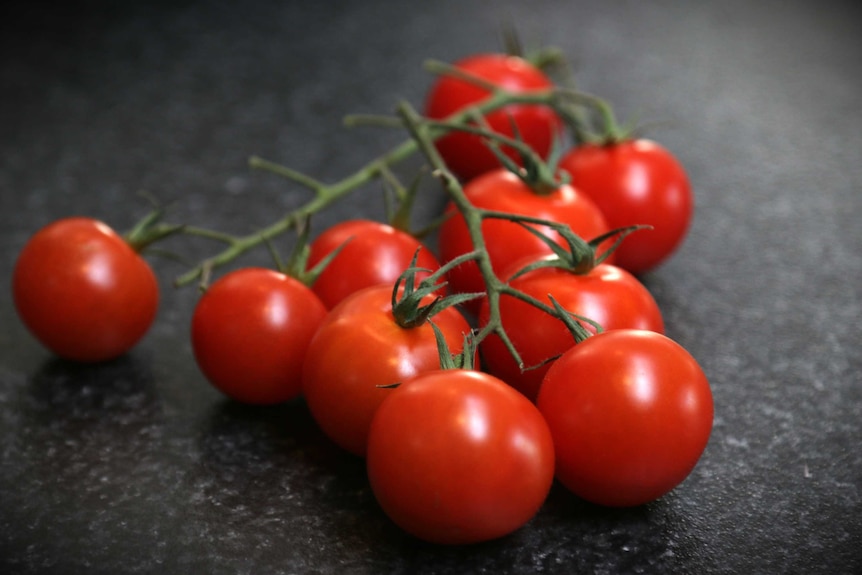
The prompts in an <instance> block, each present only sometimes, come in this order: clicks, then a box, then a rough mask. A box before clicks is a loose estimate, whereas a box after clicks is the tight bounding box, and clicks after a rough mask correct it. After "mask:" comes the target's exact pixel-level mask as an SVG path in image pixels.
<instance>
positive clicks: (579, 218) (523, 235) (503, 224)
mask: <svg viewBox="0 0 862 575" xmlns="http://www.w3.org/2000/svg"><path fill="white" fill-rule="evenodd" d="M464 193H465V194H466V195H467V198H468V199H469V200H470V202H472V203H473V205H474V206H476V207H477V208H484V209H488V210H495V211H499V212H506V213H510V214H517V215H523V216H531V217H536V218H541V219H544V220H551V221H555V222H559V223H563V224H567V225H568V226H569V227H570V228H571V229H572V231H574V232H575V233H576V234H578V235H579V236H581V237H582V238H584V239H585V240H591V239H593V238H595V237H597V236H599V235H601V234H604V233H607V232H608V231H610V228H609V227H608V224H607V222H606V221H605V218H604V216H603V215H602V213H601V211H600V210H599V208H598V207H597V206H596V205H595V204H594V203H593V201H592V200H591V199H590V198H589V197H587V196H585V195H584V194H581V193H579V192H578V191H577V190H576V189H575V188H573V187H571V186H568V185H562V186H560V187H559V188H557V189H556V190H554V191H552V192H550V193H547V194H538V193H536V192H534V191H533V190H531V189H530V187H529V186H528V185H527V184H525V183H524V182H523V181H522V180H521V179H519V178H518V177H517V176H516V175H515V174H513V173H511V172H510V171H508V170H506V169H505V168H500V169H497V170H494V171H492V172H488V173H487V174H484V175H482V176H480V177H478V178H476V179H474V180H471V181H470V182H469V183H467V185H466V186H464ZM447 209H449V210H454V209H455V208H454V207H453V206H452V205H450V206H449V207H448V208H447ZM541 230H542V231H543V232H544V233H546V234H547V235H548V236H549V237H551V238H554V239H555V240H556V241H557V242H558V243H560V244H561V245H565V242H564V240H563V239H562V237H561V236H560V235H559V234H557V232H555V231H553V230H551V229H550V228H547V227H543V228H541ZM482 233H483V235H484V237H485V247H486V249H487V251H488V255H489V257H490V258H491V264H492V266H493V267H494V270H495V272H497V273H500V272H502V271H503V270H505V269H506V268H507V267H508V266H509V265H511V264H512V263H513V262H515V261H518V260H522V259H524V258H526V257H530V256H535V257H540V256H544V255H547V254H550V253H551V249H550V248H549V247H548V246H547V245H546V244H545V243H544V242H542V240H541V239H539V238H537V237H536V236H535V235H533V234H531V233H530V232H529V231H528V230H525V229H524V228H523V227H522V226H520V225H519V224H517V223H514V222H510V221H506V220H501V219H486V220H485V221H484V222H483V223H482ZM439 244H440V259H441V260H442V261H443V262H448V261H451V260H452V259H454V258H456V257H457V256H459V255H461V254H465V253H467V252H470V251H472V250H473V244H472V242H471V240H470V233H469V230H468V229H467V224H466V223H465V222H464V218H463V217H462V216H461V214H455V215H454V216H452V217H451V218H448V219H447V220H446V221H445V222H443V225H442V226H441V227H440V231H439ZM447 279H448V281H449V288H450V289H451V290H452V291H453V292H455V293H474V292H482V291H485V284H484V281H483V279H482V275H481V273H480V272H479V268H478V266H477V265H476V263H475V262H473V261H469V262H466V263H464V264H462V265H460V266H457V267H455V268H453V269H452V270H451V271H450V272H449V273H448V274H447ZM468 308H469V309H472V310H473V311H475V310H476V309H477V308H478V303H475V304H473V305H472V307H471V306H469V305H468Z"/></svg>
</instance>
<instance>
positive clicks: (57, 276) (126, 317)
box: [12, 217, 159, 362]
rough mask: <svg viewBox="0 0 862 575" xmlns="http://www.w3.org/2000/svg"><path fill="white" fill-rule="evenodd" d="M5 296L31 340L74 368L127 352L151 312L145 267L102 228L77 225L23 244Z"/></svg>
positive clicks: (63, 225) (66, 224)
mask: <svg viewBox="0 0 862 575" xmlns="http://www.w3.org/2000/svg"><path fill="white" fill-rule="evenodd" d="M12 293H13V299H14V302H15V308H16V309H17V311H18V315H19V317H20V318H21V320H22V321H23V323H24V325H26V326H27V328H28V329H29V330H30V332H31V333H32V334H33V335H34V336H35V337H36V339H38V340H39V341H40V342H41V343H42V344H43V345H44V346H45V347H47V348H48V349H50V350H51V351H52V352H54V353H55V354H57V355H58V356H60V357H63V358H66V359H70V360H74V361H81V362H98V361H105V360H109V359H112V358H115V357H118V356H120V355H122V354H123V353H125V352H127V351H128V350H129V349H131V348H132V347H133V346H134V345H135V344H136V343H137V342H138V341H139V340H140V339H141V337H143V336H144V334H145V333H146V332H147V330H148V329H149V328H150V325H152V323H153V320H154V319H155V315H156V311H157V309H158V304H159V286H158V282H157V280H156V277H155V274H153V271H152V269H151V268H150V266H149V265H148V264H147V262H146V261H144V259H143V258H141V256H140V255H139V254H138V253H137V252H136V251H135V250H134V249H133V248H132V247H131V246H130V245H129V244H128V243H127V242H126V241H125V240H124V239H123V238H122V237H121V236H120V235H118V234H117V233H116V232H115V231H114V230H113V229H111V228H110V227H109V226H107V225H106V224H104V223H102V222H99V221H97V220H94V219H90V218H83V217H73V218H66V219H62V220H58V221H55V222H53V223H51V224H49V225H47V226H45V227H44V228H42V229H41V230H39V231H38V232H36V234H35V235H33V237H32V238H30V240H29V241H28V242H27V244H26V245H25V246H24V249H23V250H22V251H21V253H20V255H19V256H18V260H17V262H16V264H15V270H14V272H13V278H12Z"/></svg>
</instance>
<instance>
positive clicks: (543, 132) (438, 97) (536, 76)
mask: <svg viewBox="0 0 862 575" xmlns="http://www.w3.org/2000/svg"><path fill="white" fill-rule="evenodd" d="M454 66H455V68H457V69H459V70H461V71H463V72H466V73H468V74H471V75H473V76H476V77H478V78H481V79H483V80H485V81H487V82H490V83H491V84H493V85H495V86H499V87H501V88H504V89H506V90H509V91H512V92H518V93H521V92H531V91H538V90H547V89H550V88H552V87H553V82H551V80H550V79H548V77H547V76H546V75H545V74H544V73H543V72H542V71H541V70H539V69H538V68H536V67H535V66H533V65H532V64H530V63H529V62H527V61H526V60H524V59H522V58H519V57H517V56H508V55H504V54H478V55H475V56H471V57H469V58H465V59H463V60H461V61H459V62H456V63H455V65H454ZM488 96H489V92H488V91H487V90H485V89H484V88H481V87H479V86H476V85H475V84H471V83H470V82H468V81H466V80H463V79H460V78H456V77H454V76H451V75H442V76H440V77H439V78H438V79H437V81H436V82H435V83H434V85H433V86H432V87H431V90H430V91H429V93H428V98H427V101H426V103H425V115H426V116H428V117H430V118H434V119H438V120H442V119H445V118H447V117H448V116H450V115H452V114H454V113H455V112H458V111H460V110H462V109H464V108H466V107H468V106H471V105H474V104H478V103H480V102H481V101H482V100H484V99H486V98H487V97H488ZM485 119H486V120H487V122H488V125H489V127H490V128H491V129H492V130H493V131H495V132H497V133H499V134H502V135H505V136H509V137H514V136H515V132H514V131H513V130H512V122H514V124H515V125H516V126H517V130H518V131H517V133H518V134H519V136H520V138H521V140H522V141H523V142H524V143H526V144H528V145H529V146H530V147H531V148H532V149H533V150H534V151H536V152H537V153H538V154H539V155H540V156H542V157H543V158H546V157H547V156H548V153H549V152H550V150H551V146H552V145H553V142H554V139H555V138H556V137H557V136H558V135H559V132H560V130H561V127H562V123H561V121H560V119H559V117H558V116H557V114H556V113H555V112H554V111H553V110H552V109H551V108H549V107H547V106H542V105H523V104H522V105H514V104H513V105H509V106H505V107H504V108H501V109H498V110H495V111H493V112H491V113H489V114H487V115H486V116H485ZM437 149H438V150H439V152H440V155H441V156H442V157H443V159H444V161H445V162H446V165H447V166H448V168H449V169H450V170H452V172H453V173H455V174H456V175H458V176H459V177H461V178H463V179H464V180H469V179H472V178H474V177H476V176H478V175H479V174H482V173H484V172H487V171H489V170H493V169H495V168H499V167H500V160H499V159H498V158H497V157H496V156H495V155H494V153H493V152H491V150H489V149H488V146H487V144H486V143H485V142H483V140H482V139H481V138H480V137H478V136H476V135H474V134H467V133H464V132H451V133H449V134H447V135H446V136H444V137H442V138H440V139H439V140H437ZM503 149H504V150H505V151H506V154H507V155H508V156H510V157H511V158H512V159H513V160H515V161H519V156H518V154H517V152H516V151H515V150H513V149H507V148H505V147H504V148H503Z"/></svg>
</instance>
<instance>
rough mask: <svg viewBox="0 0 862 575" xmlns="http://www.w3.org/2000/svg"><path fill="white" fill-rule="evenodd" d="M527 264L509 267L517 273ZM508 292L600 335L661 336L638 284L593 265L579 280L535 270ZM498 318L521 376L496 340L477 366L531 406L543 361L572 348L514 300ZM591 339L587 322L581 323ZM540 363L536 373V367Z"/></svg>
mask: <svg viewBox="0 0 862 575" xmlns="http://www.w3.org/2000/svg"><path fill="white" fill-rule="evenodd" d="M527 263H529V261H523V262H520V263H518V264H515V265H514V266H513V267H512V268H511V271H512V272H515V271H517V270H518V269H521V268H522V267H523V265H526V264H527ZM510 285H511V286H512V287H513V288H516V289H518V290H521V291H522V292H524V293H526V294H528V295H530V296H533V297H534V298H536V299H538V300H540V301H542V302H544V303H546V304H548V305H552V304H551V301H550V298H549V294H550V295H553V297H554V299H555V300H557V302H559V304H560V305H561V306H563V308H564V309H566V310H567V311H569V312H572V313H575V314H578V315H580V316H583V317H586V318H588V319H591V320H592V321H594V322H596V323H598V324H599V325H601V326H602V328H603V329H605V330H611V329H620V328H634V329H648V330H652V331H655V332H658V333H664V321H663V319H662V314H661V310H659V307H658V304H657V303H656V301H655V299H654V298H653V297H652V294H650V293H649V290H647V289H646V287H644V285H643V284H642V283H640V281H638V280H637V278H635V277H634V276H633V275H632V274H630V273H628V272H627V271H625V270H624V269H622V268H619V267H617V266H614V265H611V264H599V265H598V266H596V267H595V268H593V269H592V270H590V271H589V272H587V273H584V274H577V273H573V272H570V271H567V270H562V269H559V268H539V269H536V270H533V271H530V272H527V273H526V274H523V275H521V276H518V277H517V278H515V279H514V280H511V281H510ZM488 316H489V307H488V302H487V300H485V301H483V302H482V306H481V308H480V311H479V323H480V324H481V325H485V324H486V323H487V322H488ZM500 317H501V320H502V322H503V326H504V327H505V328H506V330H507V333H508V334H509V337H510V339H511V340H512V343H513V344H514V345H515V349H517V350H518V353H519V354H520V356H521V359H522V361H523V362H524V365H525V366H526V367H532V368H534V369H529V370H526V371H521V369H520V368H519V366H518V364H516V363H515V360H514V359H513V358H512V355H511V353H509V351H508V349H507V348H506V346H505V345H504V344H503V341H502V340H501V339H500V338H499V337H498V336H496V335H491V336H489V337H487V338H486V339H485V340H484V341H483V342H482V343H481V344H480V346H481V351H482V358H483V360H482V363H483V365H484V366H485V369H486V370H487V371H489V372H490V373H492V374H494V375H496V376H497V377H499V378H500V379H502V380H503V381H505V382H506V383H508V384H509V385H511V386H513V387H514V388H515V389H517V390H518V391H520V392H521V393H523V394H524V395H526V396H527V397H528V398H530V399H531V400H533V401H535V400H536V395H537V394H538V392H539V386H540V385H541V384H542V379H543V378H544V376H545V373H547V371H548V369H549V368H550V366H551V363H550V361H549V360H552V359H553V358H554V357H555V356H558V355H560V354H562V353H563V352H564V351H566V350H568V349H569V348H570V347H572V346H573V345H574V344H575V340H574V338H573V336H572V334H571V333H570V332H569V330H568V329H567V328H566V326H565V324H564V323H563V322H562V321H561V320H560V319H558V318H555V317H553V316H551V315H548V314H547V313H545V312H544V311H542V310H540V309H538V308H537V307H535V306H533V305H530V304H528V303H526V302H524V301H522V300H519V299H517V298H515V297H512V296H508V295H503V296H502V297H501V298H500ZM581 323H582V325H583V326H584V328H586V329H587V331H590V332H592V333H595V331H596V330H595V328H594V327H593V326H592V325H590V324H589V323H588V322H581ZM543 362H548V363H545V364H543V365H542V366H541V367H536V366H539V365H540V364H542V363H543Z"/></svg>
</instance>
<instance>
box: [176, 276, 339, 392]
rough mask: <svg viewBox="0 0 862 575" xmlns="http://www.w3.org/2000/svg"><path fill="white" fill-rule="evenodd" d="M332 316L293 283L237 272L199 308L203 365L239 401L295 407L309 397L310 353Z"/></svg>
mask: <svg viewBox="0 0 862 575" xmlns="http://www.w3.org/2000/svg"><path fill="white" fill-rule="evenodd" d="M326 313H327V312H326V308H325V307H324V305H323V303H322V302H321V301H320V300H319V299H318V297H317V296H316V295H314V293H313V292H312V291H311V290H310V289H309V288H308V287H306V286H305V285H304V284H303V283H301V282H300V281H298V280H296V279H294V278H292V277H290V276H287V275H284V274H282V273H280V272H277V271H275V270H270V269H264V268H243V269H239V270H236V271H233V272H230V273H229V274H227V275H225V276H224V277H222V278H220V279H219V280H218V281H216V282H215V283H214V284H213V285H211V286H210V287H209V288H208V289H207V291H206V292H205V293H204V295H203V296H202V297H201V298H200V300H199V301H198V304H197V306H196V307H195V311H194V315H193V316H192V328H191V338H192V349H193V350H194V355H195V360H197V363H198V366H199V367H200V369H201V371H202V372H203V374H204V375H205V376H206V378H207V379H208V380H209V381H210V383H212V385H213V386H214V387H216V388H217V389H218V390H220V391H221V392H222V393H224V394H225V395H227V396H228V397H230V398H232V399H234V400H236V401H240V402H242V403H249V404H257V405H270V404H275V403H281V402H284V401H288V400H290V399H293V398H295V397H297V396H298V395H300V393H301V392H302V379H301V375H302V363H303V361H304V359H305V353H306V350H307V349H308V344H309V342H310V341H311V337H312V336H313V335H314V332H315V331H316V330H317V327H318V326H319V325H320V324H321V322H322V321H323V318H324V317H325V316H326Z"/></svg>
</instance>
